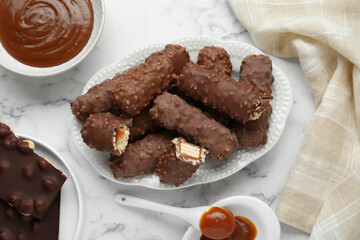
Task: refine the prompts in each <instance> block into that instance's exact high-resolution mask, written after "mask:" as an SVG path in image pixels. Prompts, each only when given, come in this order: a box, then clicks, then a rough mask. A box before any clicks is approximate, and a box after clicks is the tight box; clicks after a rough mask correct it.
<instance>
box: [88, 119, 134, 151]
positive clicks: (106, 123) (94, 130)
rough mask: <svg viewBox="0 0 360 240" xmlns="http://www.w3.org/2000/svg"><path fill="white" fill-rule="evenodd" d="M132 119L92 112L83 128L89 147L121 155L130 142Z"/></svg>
mask: <svg viewBox="0 0 360 240" xmlns="http://www.w3.org/2000/svg"><path fill="white" fill-rule="evenodd" d="M131 125H132V119H131V118H126V117H116V116H115V115H112V114H110V113H97V114H91V115H90V116H89V117H88V118H87V119H86V122H85V123H84V126H83V128H82V129H81V136H82V138H83V140H84V143H86V144H87V145H88V146H89V147H91V148H95V149H96V150H98V151H101V152H109V153H111V154H113V155H121V154H122V153H123V152H124V151H125V148H126V146H127V144H128V141H129V135H130V127H131Z"/></svg>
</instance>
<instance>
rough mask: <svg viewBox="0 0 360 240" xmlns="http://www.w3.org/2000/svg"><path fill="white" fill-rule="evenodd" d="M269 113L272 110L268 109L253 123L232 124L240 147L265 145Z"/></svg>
mask: <svg viewBox="0 0 360 240" xmlns="http://www.w3.org/2000/svg"><path fill="white" fill-rule="evenodd" d="M271 112H272V108H269V109H268V110H266V111H265V112H263V113H262V114H261V116H260V118H259V119H257V120H255V121H248V122H246V123H244V124H243V123H239V122H234V123H233V129H234V131H235V134H236V137H237V139H238V141H239V144H240V145H241V146H243V147H257V146H259V145H264V144H266V142H267V131H268V130H269V117H270V115H271Z"/></svg>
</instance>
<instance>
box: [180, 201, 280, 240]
mask: <svg viewBox="0 0 360 240" xmlns="http://www.w3.org/2000/svg"><path fill="white" fill-rule="evenodd" d="M212 206H218V207H226V208H227V209H229V210H230V211H231V212H232V213H233V214H234V216H244V217H246V218H248V219H250V220H251V221H252V222H253V223H254V225H255V226H256V229H257V236H256V240H279V239H280V234H281V230H280V223H279V220H278V218H277V217H276V215H275V213H274V211H273V210H272V209H271V208H270V207H269V206H268V205H267V204H266V203H264V202H263V201H260V200H259V199H257V198H254V197H249V196H234V197H228V198H224V199H222V200H220V201H218V202H216V203H214V204H212ZM200 237H201V233H200V232H199V231H198V230H196V229H195V228H193V227H189V228H188V229H187V231H186V232H185V234H184V236H183V238H182V240H199V239H200Z"/></svg>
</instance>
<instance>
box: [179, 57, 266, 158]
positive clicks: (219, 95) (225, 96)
mask: <svg viewBox="0 0 360 240" xmlns="http://www.w3.org/2000/svg"><path fill="white" fill-rule="evenodd" d="M177 86H178V87H179V89H180V91H182V92H184V93H185V94H186V95H187V96H188V97H190V98H192V99H194V100H195V101H201V103H202V104H204V105H205V106H209V107H211V108H213V109H214V110H216V111H218V112H221V113H224V114H226V115H227V116H229V117H230V118H232V119H234V120H236V121H239V122H246V121H248V120H255V119H257V118H259V117H260V115H261V113H262V112H263V111H265V110H266V109H264V108H263V106H262V102H261V101H260V100H261V99H260V96H259V94H258V93H257V92H256V91H254V90H253V87H252V86H251V85H250V84H246V83H245V84H239V83H238V82H236V81H235V80H234V79H232V78H231V77H229V76H228V75H226V74H224V73H216V72H214V71H212V70H209V69H206V68H204V67H203V66H200V65H198V64H191V63H190V64H186V65H185V67H183V69H182V70H181V73H180V75H179V78H178V81H177ZM210 152H211V150H210Z"/></svg>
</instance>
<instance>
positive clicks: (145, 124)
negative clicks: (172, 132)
mask: <svg viewBox="0 0 360 240" xmlns="http://www.w3.org/2000/svg"><path fill="white" fill-rule="evenodd" d="M149 109H150V108H149V107H147V108H145V109H144V110H142V111H141V112H140V114H138V115H136V116H134V117H132V119H133V122H132V126H131V128H130V137H129V142H134V141H136V140H139V139H142V138H143V137H144V136H146V134H148V133H152V132H155V131H157V130H158V129H159V128H160V127H159V126H158V125H157V124H156V123H155V122H154V121H153V120H152V118H151V115H150V114H149ZM120 116H121V115H120Z"/></svg>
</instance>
